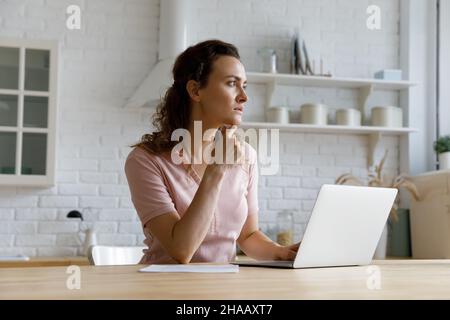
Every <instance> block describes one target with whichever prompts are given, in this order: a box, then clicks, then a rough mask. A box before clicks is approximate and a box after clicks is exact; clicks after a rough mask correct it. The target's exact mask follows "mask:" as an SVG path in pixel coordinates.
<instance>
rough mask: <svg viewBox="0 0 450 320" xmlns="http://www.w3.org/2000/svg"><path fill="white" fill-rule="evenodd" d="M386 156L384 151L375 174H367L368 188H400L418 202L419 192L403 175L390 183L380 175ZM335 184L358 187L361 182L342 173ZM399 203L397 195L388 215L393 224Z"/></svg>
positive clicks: (386, 153) (396, 218) (395, 220)
mask: <svg viewBox="0 0 450 320" xmlns="http://www.w3.org/2000/svg"><path fill="white" fill-rule="evenodd" d="M387 155H388V150H386V151H385V153H384V156H383V159H381V161H380V164H378V165H376V166H375V172H370V173H369V174H368V177H369V178H370V179H369V182H368V184H367V185H368V186H369V187H382V188H396V189H400V188H404V189H406V190H407V191H409V192H410V193H411V195H412V196H413V197H414V199H415V200H419V191H418V190H417V188H416V186H415V184H414V183H413V182H412V181H411V179H410V178H409V177H408V176H407V175H405V174H400V175H398V176H397V177H395V178H392V180H390V181H386V180H387V179H386V177H385V176H383V175H382V173H381V172H382V171H383V165H384V162H385V161H386V157H387ZM335 183H336V184H352V183H353V184H356V185H360V186H362V185H363V183H362V182H361V180H359V179H358V178H356V177H355V176H354V175H352V174H350V173H344V174H343V175H341V176H339V177H338V178H337V179H336V181H335ZM399 202H400V198H399V195H398V194H397V197H396V198H395V201H394V205H393V206H392V209H391V212H390V214H389V216H390V217H391V219H392V220H393V221H394V222H397V221H398V215H397V209H398V205H399Z"/></svg>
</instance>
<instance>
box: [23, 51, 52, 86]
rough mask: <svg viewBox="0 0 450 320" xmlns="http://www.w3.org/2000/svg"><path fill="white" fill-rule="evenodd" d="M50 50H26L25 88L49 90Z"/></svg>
mask: <svg viewBox="0 0 450 320" xmlns="http://www.w3.org/2000/svg"><path fill="white" fill-rule="evenodd" d="M49 68H50V51H48V50H35V49H26V50H25V90H34V91H48V79H49Z"/></svg>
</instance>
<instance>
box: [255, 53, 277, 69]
mask: <svg viewBox="0 0 450 320" xmlns="http://www.w3.org/2000/svg"><path fill="white" fill-rule="evenodd" d="M258 55H259V59H260V71H261V72H267V73H277V53H276V51H275V49H271V48H262V49H259V50H258Z"/></svg>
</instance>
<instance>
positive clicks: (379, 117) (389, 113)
mask: <svg viewBox="0 0 450 320" xmlns="http://www.w3.org/2000/svg"><path fill="white" fill-rule="evenodd" d="M371 123H372V126H375V127H403V113H402V109H401V108H399V107H394V106H377V107H373V108H372V116H371Z"/></svg>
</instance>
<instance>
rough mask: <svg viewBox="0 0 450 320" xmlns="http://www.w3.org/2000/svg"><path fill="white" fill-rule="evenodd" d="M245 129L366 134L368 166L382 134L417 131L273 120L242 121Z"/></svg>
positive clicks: (393, 134) (411, 129)
mask: <svg viewBox="0 0 450 320" xmlns="http://www.w3.org/2000/svg"><path fill="white" fill-rule="evenodd" d="M240 127H241V128H243V129H249V128H253V129H279V130H280V131H282V132H306V133H308V132H310V133H328V134H345V133H347V134H365V135H367V136H368V138H369V152H368V157H367V165H368V167H370V166H372V165H373V164H374V158H375V152H376V150H377V147H378V144H379V142H380V140H381V136H382V135H386V136H406V135H408V134H410V133H413V132H417V131H418V130H417V129H414V128H389V127H372V126H358V127H350V126H339V125H325V126H324V125H313V124H302V123H289V124H280V123H271V122H242V123H241V125H240Z"/></svg>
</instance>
